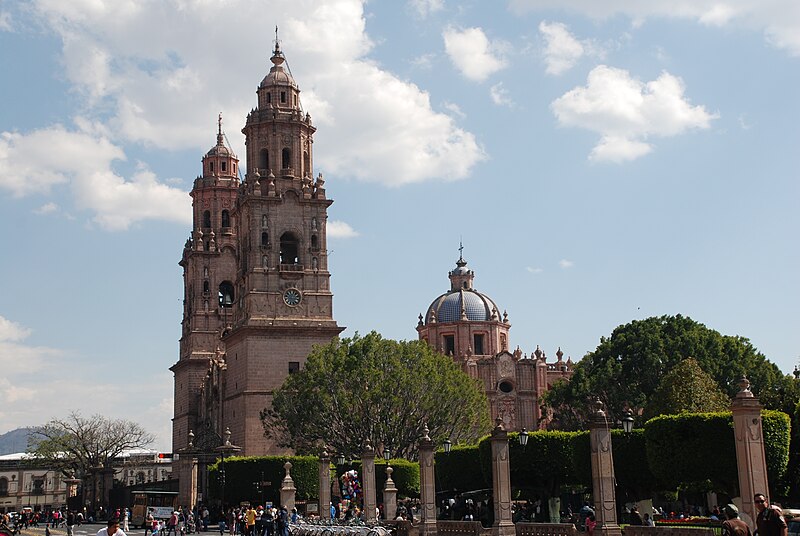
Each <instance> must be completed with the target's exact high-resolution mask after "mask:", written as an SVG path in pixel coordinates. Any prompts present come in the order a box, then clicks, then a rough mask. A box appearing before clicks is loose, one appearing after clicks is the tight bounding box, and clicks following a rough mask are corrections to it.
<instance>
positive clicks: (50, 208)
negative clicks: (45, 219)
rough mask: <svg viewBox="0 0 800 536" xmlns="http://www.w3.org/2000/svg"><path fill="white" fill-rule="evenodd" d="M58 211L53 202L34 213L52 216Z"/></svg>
mask: <svg viewBox="0 0 800 536" xmlns="http://www.w3.org/2000/svg"><path fill="white" fill-rule="evenodd" d="M57 210H58V205H56V204H55V203H53V202H52V201H51V202H50V203H45V204H44V205H42V206H41V207H39V208H37V209H36V210H34V211H33V212H34V214H52V213H53V212H56V211H57Z"/></svg>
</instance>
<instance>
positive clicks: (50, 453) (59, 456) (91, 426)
mask: <svg viewBox="0 0 800 536" xmlns="http://www.w3.org/2000/svg"><path fill="white" fill-rule="evenodd" d="M153 440H154V437H153V435H152V434H150V433H149V432H147V431H146V430H145V429H144V427H143V426H142V425H140V424H138V423H135V422H133V421H128V420H124V419H116V420H114V419H109V418H107V417H103V416H102V415H93V416H91V417H88V418H85V417H82V416H81V415H80V413H70V414H69V416H68V417H66V418H64V419H53V420H51V421H50V422H48V423H47V424H45V425H44V426H38V427H36V428H35V429H34V432H33V433H32V434H31V435H30V437H29V439H28V452H29V453H30V454H32V455H33V456H34V458H36V459H39V460H43V461H45V462H46V463H47V464H48V466H49V467H53V468H54V469H56V470H60V471H61V472H62V473H63V474H65V475H69V474H72V473H74V474H75V475H76V476H79V477H82V476H84V475H86V474H88V473H89V472H90V470H91V469H97V468H108V467H111V466H112V465H113V463H114V460H115V459H116V458H117V457H118V456H119V455H120V454H122V453H123V452H124V451H126V450H129V449H137V448H143V447H147V446H148V445H150V444H151V443H152V442H153Z"/></svg>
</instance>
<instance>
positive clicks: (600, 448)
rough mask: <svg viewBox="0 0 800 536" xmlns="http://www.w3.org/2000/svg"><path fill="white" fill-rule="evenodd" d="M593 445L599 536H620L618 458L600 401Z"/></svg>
mask: <svg viewBox="0 0 800 536" xmlns="http://www.w3.org/2000/svg"><path fill="white" fill-rule="evenodd" d="M589 442H590V445H591V457H592V491H593V496H594V506H595V515H596V516H597V528H596V529H595V534H598V536H600V535H602V536H620V535H621V534H622V531H621V530H620V528H619V525H617V499H616V491H615V489H614V486H615V479H614V456H613V454H612V452H611V430H610V429H609V427H608V419H607V418H606V413H605V411H604V405H603V402H602V401H601V400H600V399H597V401H596V402H595V412H594V415H593V416H592V421H591V422H590V424H589Z"/></svg>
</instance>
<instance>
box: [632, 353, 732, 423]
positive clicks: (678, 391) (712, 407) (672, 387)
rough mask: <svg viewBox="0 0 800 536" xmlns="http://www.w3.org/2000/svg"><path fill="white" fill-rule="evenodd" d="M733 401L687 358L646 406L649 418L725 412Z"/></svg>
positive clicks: (667, 378) (665, 380)
mask: <svg viewBox="0 0 800 536" xmlns="http://www.w3.org/2000/svg"><path fill="white" fill-rule="evenodd" d="M730 405H731V401H730V399H729V398H728V395H726V394H725V393H723V392H722V390H721V389H720V388H719V386H717V383H716V382H715V381H714V378H712V377H711V376H710V375H709V374H707V373H706V372H704V371H703V369H702V368H700V364H699V363H698V362H697V360H696V359H694V358H693V357H688V358H686V359H684V360H683V361H681V362H680V363H678V364H677V365H675V366H674V367H672V370H670V371H669V372H667V373H666V374H665V375H664V377H663V378H661V383H660V384H659V385H658V388H657V389H656V390H655V392H654V393H653V396H652V397H651V398H650V403H649V404H648V405H647V407H645V416H646V417H655V416H657V415H665V414H667V415H668V414H673V413H682V412H684V411H686V412H689V413H711V412H715V411H726V410H727V409H729V408H730Z"/></svg>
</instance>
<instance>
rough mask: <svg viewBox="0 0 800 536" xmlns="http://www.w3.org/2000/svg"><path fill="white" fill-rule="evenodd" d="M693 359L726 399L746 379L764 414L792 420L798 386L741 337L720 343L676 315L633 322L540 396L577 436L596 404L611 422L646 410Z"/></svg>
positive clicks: (722, 339)
mask: <svg viewBox="0 0 800 536" xmlns="http://www.w3.org/2000/svg"><path fill="white" fill-rule="evenodd" d="M690 356H691V357H694V358H695V359H696V360H697V362H698V364H699V365H700V367H701V368H702V369H703V370H704V371H705V372H707V373H708V374H710V375H711V377H712V378H713V379H714V381H715V382H716V384H717V386H718V387H719V388H720V389H721V390H722V391H723V392H724V393H726V394H727V395H728V396H729V397H730V396H733V395H734V394H735V393H736V391H737V390H738V388H737V386H736V381H737V380H738V379H739V378H740V377H741V376H742V375H743V374H746V375H747V377H748V378H749V379H750V381H751V382H752V386H753V391H754V392H755V393H756V394H757V395H758V396H759V398H760V400H761V403H762V404H764V405H765V406H766V407H767V408H770V409H777V410H781V411H788V412H790V413H791V411H792V408H793V401H796V400H797V399H796V398H795V397H796V396H797V392H798V391H797V387H798V386H797V380H795V379H793V378H791V377H789V376H787V375H785V374H783V373H782V372H781V371H780V370H779V369H778V367H777V366H775V365H774V364H773V363H771V362H769V361H768V360H767V359H766V357H765V356H764V355H763V354H762V353H760V352H759V351H758V350H756V348H755V347H753V345H752V344H751V343H750V341H749V340H747V339H746V338H744V337H739V336H728V335H721V334H720V333H719V332H717V331H714V330H712V329H709V328H707V327H706V326H705V325H703V324H701V323H699V322H696V321H694V320H692V319H691V318H688V317H685V316H681V315H676V316H662V317H651V318H646V319H644V320H634V321H633V322H630V323H628V324H625V325H622V326H619V327H617V328H616V329H615V330H614V331H613V333H612V334H611V336H610V337H608V338H606V337H603V338H601V339H600V344H599V345H598V347H597V348H596V349H595V350H594V351H593V352H590V353H588V354H586V356H584V358H583V359H581V360H580V361H579V362H578V363H576V365H575V367H574V374H573V376H572V378H571V379H570V380H569V381H562V382H557V383H556V384H555V385H554V386H553V388H552V389H551V390H550V391H549V392H548V393H546V394H545V396H544V402H545V403H546V404H547V405H548V406H549V407H550V408H552V410H553V412H554V416H555V421H554V422H555V423H557V425H558V426H559V427H561V428H562V429H567V430H569V429H580V428H583V427H584V426H585V424H586V422H587V421H588V416H589V414H590V407H589V403H590V401H591V400H593V399H594V398H595V397H598V396H599V397H600V398H601V399H602V400H603V402H605V403H606V406H607V407H608V409H609V412H610V415H612V416H614V417H617V418H618V417H619V416H621V415H622V413H623V411H624V410H625V409H626V408H645V409H646V408H647V407H648V405H649V404H650V403H651V401H652V400H653V393H654V392H655V390H656V389H657V388H658V386H659V384H660V383H661V379H662V377H663V376H664V375H665V374H666V373H667V372H669V371H670V370H671V369H672V368H673V367H674V366H675V365H677V364H678V363H679V362H681V361H683V360H684V359H686V358H688V357H690Z"/></svg>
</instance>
